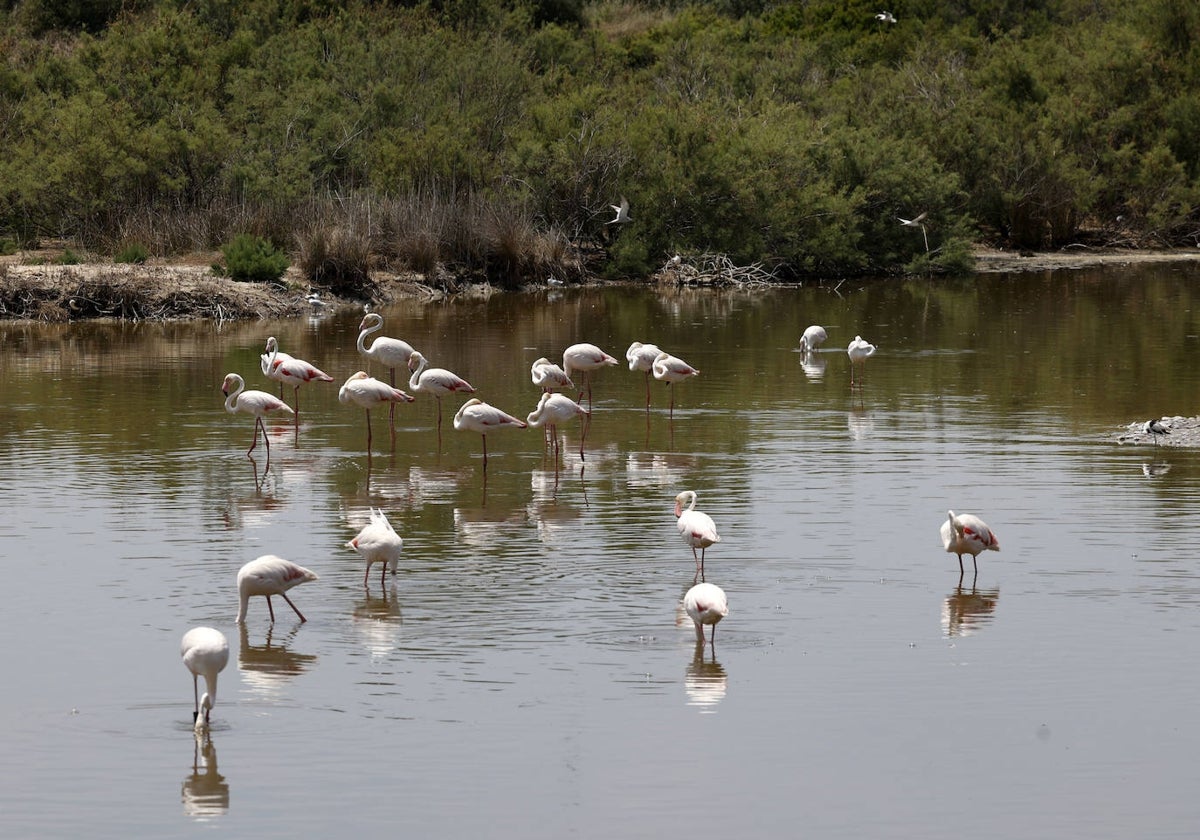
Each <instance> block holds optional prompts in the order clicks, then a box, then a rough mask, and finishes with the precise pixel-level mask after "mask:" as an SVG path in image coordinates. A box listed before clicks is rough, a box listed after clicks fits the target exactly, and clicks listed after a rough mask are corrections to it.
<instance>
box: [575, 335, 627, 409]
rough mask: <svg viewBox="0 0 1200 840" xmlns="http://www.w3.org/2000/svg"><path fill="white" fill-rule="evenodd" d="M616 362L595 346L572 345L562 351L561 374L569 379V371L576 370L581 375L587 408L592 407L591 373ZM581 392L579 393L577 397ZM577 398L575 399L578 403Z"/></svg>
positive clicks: (581, 394)
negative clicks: (585, 390)
mask: <svg viewBox="0 0 1200 840" xmlns="http://www.w3.org/2000/svg"><path fill="white" fill-rule="evenodd" d="M616 363H617V360H616V359H614V358H613V357H612V356H610V355H608V354H607V353H605V352H604V351H603V350H601V349H600V348H599V347H597V346H596V345H595V344H572V345H571V346H570V347H568V348H567V349H566V350H564V351H563V364H562V367H563V372H564V373H566V375H567V376H568V377H569V376H570V375H571V371H573V370H577V371H580V372H581V373H582V374H583V383H584V387H585V388H586V389H587V400H588V408H589V409H591V407H592V371H594V370H599V369H600V368H602V367H606V366H608V365H615V364H616ZM582 396H583V391H580V392H579V397H582ZM579 397H576V398H575V399H576V400H577V401H578V399H579Z"/></svg>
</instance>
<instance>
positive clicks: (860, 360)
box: [846, 335, 875, 385]
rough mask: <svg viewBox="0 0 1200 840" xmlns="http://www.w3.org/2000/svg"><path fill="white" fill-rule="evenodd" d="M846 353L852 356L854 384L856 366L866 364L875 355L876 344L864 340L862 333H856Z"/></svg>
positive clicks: (852, 382) (851, 380) (851, 371)
mask: <svg viewBox="0 0 1200 840" xmlns="http://www.w3.org/2000/svg"><path fill="white" fill-rule="evenodd" d="M846 354H847V355H848V356H850V384H851V385H853V384H854V366H855V365H866V363H867V359H869V358H871V357H872V356H874V355H875V345H874V344H872V343H871V342H869V341H863V337H862V336H861V335H856V336H854V340H853V341H851V342H850V346H849V347H847V348H846Z"/></svg>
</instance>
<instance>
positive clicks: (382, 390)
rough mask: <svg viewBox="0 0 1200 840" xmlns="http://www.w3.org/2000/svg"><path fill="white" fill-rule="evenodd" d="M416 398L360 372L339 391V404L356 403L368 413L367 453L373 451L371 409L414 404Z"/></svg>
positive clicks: (364, 372)
mask: <svg viewBox="0 0 1200 840" xmlns="http://www.w3.org/2000/svg"><path fill="white" fill-rule="evenodd" d="M414 399H415V397H410V396H409V395H408V394H406V393H404V392H403V391H401V390H399V389H398V388H393V387H392V386H391V385H388V384H387V383H386V382H380V381H379V380H378V379H375V378H374V377H371V376H367V374H366V371H362V370H360V371H358V372H357V373H355V374H354V375H352V376H351V377H350V378H349V379H347V380H346V381H345V383H344V384H343V385H342V387H341V388H340V389H338V402H343V403H351V402H352V403H354V404H355V405H357V406H361V407H362V408H363V409H365V410H366V412H367V451H368V452H370V451H371V409H372V408H375V407H376V406H379V405H383V404H384V403H391V404H393V406H394V405H395V403H398V402H412V401H413V400H414Z"/></svg>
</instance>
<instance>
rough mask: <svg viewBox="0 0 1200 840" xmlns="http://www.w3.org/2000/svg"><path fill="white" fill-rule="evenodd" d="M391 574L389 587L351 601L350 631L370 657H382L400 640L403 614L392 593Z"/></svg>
mask: <svg viewBox="0 0 1200 840" xmlns="http://www.w3.org/2000/svg"><path fill="white" fill-rule="evenodd" d="M394 581H395V578H393V587H392V589H393V591H391V592H387V591H385V592H384V593H383V594H382V595H379V596H374V595H371V594H370V593H368V594H367V596H366V597H365V598H363V599H362V600H361V601H358V602H357V603H355V605H354V612H353V613H352V615H351V618H352V619H353V622H354V631H355V632H356V633H357V634H358V636H359V638H360V639H361V640H362V642H363V646H364V647H365V648H366V650H367V653H369V654H370V655H371V658H372V659H384V658H385V657H387V656H388V654H390V653H391V652H392V651H394V650H395V649H396V648H397V647H398V646H399V644H400V629H401V625H402V624H403V617H402V615H401V613H400V601H399V599H398V598H397V597H396V593H395V591H394V589H395V583H394Z"/></svg>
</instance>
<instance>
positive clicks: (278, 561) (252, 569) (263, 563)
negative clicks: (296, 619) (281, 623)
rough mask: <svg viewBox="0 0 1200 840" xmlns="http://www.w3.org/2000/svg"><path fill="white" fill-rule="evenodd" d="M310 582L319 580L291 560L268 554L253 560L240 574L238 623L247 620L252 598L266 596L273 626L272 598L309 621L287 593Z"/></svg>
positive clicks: (303, 619)
mask: <svg viewBox="0 0 1200 840" xmlns="http://www.w3.org/2000/svg"><path fill="white" fill-rule="evenodd" d="M310 580H318V578H317V576H316V575H315V574H314V573H313V572H310V571H309V570H308V569H306V568H304V567H303V566H297V565H296V564H295V563H293V562H291V561H290V560H284V559H283V558H282V557H276V556H275V555H274V554H264V555H263V556H262V557H259V558H258V559H256V560H251V561H250V562H249V563H247V564H246V565H245V566H242V568H241V569H240V570H238V576H237V583H238V600H239V604H238V614H237V619H236V621H237V623H238V624H242V623H243V622H245V620H246V606H247V605H248V604H249V602H250V598H251V596H254V595H262V596H264V597H265V598H266V599H267V610H269V611H270V613H271V623H272V624H274V623H275V608H274V607H273V606H271V596H272V595H278V596H280V597H281V598H283V600H285V601H287V602H288V606H289V607H291V608H292V609H293V610H296V615H298V616H300V620H301V621H302V622H303V621H307V620H308V619H306V618H305V617H304V614H303V613H302V612H300V610H298V609H296V605H295V604H293V603H292V599H291V598H289V597H288V596H287V591H288V590H289V589H291V588H292V587H293V586H299V585H300V584H302V583H307V582H308V581H310Z"/></svg>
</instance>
